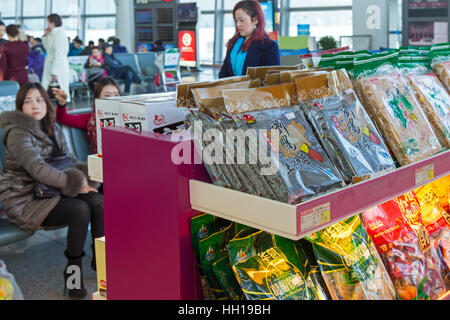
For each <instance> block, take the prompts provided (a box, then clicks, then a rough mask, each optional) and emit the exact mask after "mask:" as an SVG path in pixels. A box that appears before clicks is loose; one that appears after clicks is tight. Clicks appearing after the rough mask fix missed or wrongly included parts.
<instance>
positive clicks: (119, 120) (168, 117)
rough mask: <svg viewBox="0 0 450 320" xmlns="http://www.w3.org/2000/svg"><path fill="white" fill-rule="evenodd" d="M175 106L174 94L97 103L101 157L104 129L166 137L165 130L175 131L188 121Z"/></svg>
mask: <svg viewBox="0 0 450 320" xmlns="http://www.w3.org/2000/svg"><path fill="white" fill-rule="evenodd" d="M175 105H176V93H175V92H164V93H153V94H142V95H136V96H125V97H114V98H108V99H96V100H95V112H96V122H97V148H98V154H100V155H101V154H102V153H103V150H102V134H101V129H102V128H107V127H125V128H129V129H132V130H135V131H138V132H141V131H150V132H158V133H163V132H164V129H165V127H167V128H173V127H174V128H176V127H177V126H178V125H180V122H183V121H184V120H185V119H186V117H185V116H184V113H183V112H182V111H181V110H180V109H177V108H176V106H175ZM165 109H167V110H165ZM161 128H162V129H161ZM154 129H159V130H157V131H154ZM166 131H167V130H166Z"/></svg>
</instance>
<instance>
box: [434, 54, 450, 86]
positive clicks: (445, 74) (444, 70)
mask: <svg viewBox="0 0 450 320" xmlns="http://www.w3.org/2000/svg"><path fill="white" fill-rule="evenodd" d="M433 69H434V72H435V73H436V74H437V76H438V77H439V79H440V80H441V82H442V84H443V85H444V86H445V88H446V89H447V91H448V92H449V93H450V59H449V60H448V61H439V62H437V63H436V64H435V65H434V68H433Z"/></svg>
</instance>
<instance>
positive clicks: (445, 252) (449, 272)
mask: <svg viewBox="0 0 450 320" xmlns="http://www.w3.org/2000/svg"><path fill="white" fill-rule="evenodd" d="M414 193H415V194H416V196H417V199H418V200H419V202H420V211H421V213H422V224H423V226H424V227H425V229H426V230H427V232H428V236H429V238H430V241H431V246H432V247H433V248H434V249H435V250H436V253H437V255H438V257H439V262H440V271H441V275H442V278H443V279H444V282H445V286H446V289H447V290H450V215H449V214H448V213H447V212H446V211H445V210H444V209H443V208H442V207H441V204H440V202H439V198H438V196H437V195H436V193H435V191H434V188H433V186H432V184H427V185H425V186H423V187H420V188H418V189H416V190H414Z"/></svg>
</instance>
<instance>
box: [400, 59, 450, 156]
mask: <svg viewBox="0 0 450 320" xmlns="http://www.w3.org/2000/svg"><path fill="white" fill-rule="evenodd" d="M405 72H406V74H407V75H406V78H407V79H408V81H409V84H410V85H411V88H412V89H413V91H414V92H415V94H416V97H417V99H418V101H419V103H420V106H421V107H422V109H423V111H424V112H425V114H426V116H427V118H428V120H429V121H430V124H431V125H432V126H433V129H434V132H435V133H436V136H437V138H438V139H439V142H440V143H441V145H442V146H443V147H445V148H450V94H449V93H447V90H446V89H445V88H444V86H443V85H442V83H441V82H440V81H439V79H438V78H437V76H436V75H435V74H434V73H432V72H430V71H428V70H427V68H426V67H425V66H423V65H419V66H416V67H415V68H408V69H405Z"/></svg>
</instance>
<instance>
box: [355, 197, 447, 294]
mask: <svg viewBox="0 0 450 320" xmlns="http://www.w3.org/2000/svg"><path fill="white" fill-rule="evenodd" d="M407 203H408V202H405V204H404V205H401V206H402V207H403V208H404V209H405V210H408V211H409V212H410V211H411V207H410V206H409V205H407ZM401 206H400V205H399V202H398V200H397V201H396V200H390V201H388V202H386V203H384V204H382V205H380V206H377V207H375V208H372V209H369V210H367V211H365V212H364V213H363V214H362V217H363V221H364V225H365V227H366V229H367V232H368V233H369V235H370V237H371V239H372V241H373V242H374V244H375V247H376V248H377V250H378V253H379V255H380V257H381V259H382V261H383V263H384V265H385V267H386V270H387V271H388V273H389V276H390V278H391V280H392V282H393V283H394V286H395V288H396V289H397V292H398V294H399V296H400V298H401V299H403V300H430V299H437V298H438V297H439V296H440V295H441V294H442V293H443V292H444V290H445V284H444V281H443V279H442V277H441V274H440V272H439V270H438V258H437V256H436V252H435V251H434V250H432V248H431V246H430V241H429V238H428V235H427V233H426V231H425V230H423V229H422V230H420V229H419V228H417V229H416V230H415V229H413V228H412V224H410V223H408V222H407V221H406V220H405V218H404V216H403V215H402V210H403V209H400V208H401ZM419 231H420V232H419ZM418 232H419V233H418Z"/></svg>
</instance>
